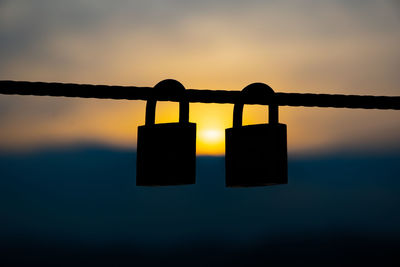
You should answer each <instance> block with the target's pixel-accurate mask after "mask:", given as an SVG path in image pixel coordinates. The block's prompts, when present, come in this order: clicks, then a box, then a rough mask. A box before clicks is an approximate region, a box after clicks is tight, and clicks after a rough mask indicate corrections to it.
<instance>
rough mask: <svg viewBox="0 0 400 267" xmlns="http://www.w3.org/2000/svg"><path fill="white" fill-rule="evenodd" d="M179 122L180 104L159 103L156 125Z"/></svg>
mask: <svg viewBox="0 0 400 267" xmlns="http://www.w3.org/2000/svg"><path fill="white" fill-rule="evenodd" d="M178 121H179V103H177V102H166V101H157V105H156V120H155V123H169V122H178Z"/></svg>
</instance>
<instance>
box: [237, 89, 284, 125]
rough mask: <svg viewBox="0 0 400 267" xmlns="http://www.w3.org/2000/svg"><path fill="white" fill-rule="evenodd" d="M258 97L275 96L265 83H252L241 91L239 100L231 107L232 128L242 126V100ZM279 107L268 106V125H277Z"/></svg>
mask: <svg viewBox="0 0 400 267" xmlns="http://www.w3.org/2000/svg"><path fill="white" fill-rule="evenodd" d="M248 95H252V96H260V97H262V98H265V97H271V98H273V97H274V96H275V92H274V90H272V88H271V87H269V86H268V85H266V84H265V83H252V84H250V85H248V86H246V87H245V88H243V90H242V91H241V95H240V98H239V99H238V100H237V101H236V103H235V105H234V106H233V127H234V128H238V127H241V126H242V124H243V107H244V101H243V100H244V99H243V98H246V96H248ZM278 113H279V106H278V105H277V104H270V105H269V106H268V123H269V124H278V123H279V114H278Z"/></svg>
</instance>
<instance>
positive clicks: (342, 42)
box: [0, 0, 400, 155]
mask: <svg viewBox="0 0 400 267" xmlns="http://www.w3.org/2000/svg"><path fill="white" fill-rule="evenodd" d="M399 29H400V2H399V1H396V0H391V1H389V0H382V1H374V0H362V1H361V0H354V1H345V0H337V1H333V0H326V1H325V0H324V1H311V0H297V1H272V0H270V1H261V0H248V1H238V0H233V1H228V0H213V1H210V0H203V1H194V0H143V1H137V0H136V1H127V0H114V1H105V0H86V1H77V0H68V1H57V0H35V1H31V0H0V80H21V81H43V82H68V83H91V84H108V85H135V86H154V85H155V84H156V83H158V82H159V81H161V80H163V79H167V78H173V79H176V80H178V81H180V82H181V83H182V84H183V85H184V86H185V87H186V88H190V89H192V88H193V89H224V90H241V89H242V88H244V87H245V86H246V85H248V84H250V83H253V82H264V83H267V84H269V85H270V86H271V87H272V88H273V89H274V90H275V91H276V92H299V93H329V94H335V93H337V94H361V95H389V96H396V95H397V96H398V95H400V75H399V70H400V30H399ZM144 109H145V102H144V101H115V100H95V99H73V98H52V97H33V96H4V95H0V129H1V130H0V150H6V151H8V150H11V151H14V150H17V151H19V150H27V149H28V150H30V149H40V148H43V147H48V146H58V145H71V144H82V143H96V144H98V143H99V144H105V145H111V146H117V147H122V148H127V149H129V148H135V147H136V136H137V126H138V125H142V124H143V123H144V111H145V110H144ZM232 110H233V105H227V104H225V105H218V104H191V105H190V120H191V121H192V122H196V123H197V124H198V126H197V130H198V132H197V136H198V138H197V151H198V154H201V155H204V154H206V155H222V154H223V153H224V138H225V137H224V134H225V133H224V129H226V128H229V127H231V125H232ZM156 115H157V119H156V121H157V122H168V121H176V120H177V118H178V104H177V103H166V102H159V103H158V104H157V114H156ZM244 115H245V119H244V123H263V122H264V121H266V119H267V108H266V107H262V106H246V107H245V112H244ZM399 118H400V113H399V111H382V110H349V109H331V108H298V107H281V108H280V122H282V123H285V124H287V125H288V150H289V153H290V154H314V153H328V152H332V151H354V150H356V151H374V152H377V151H387V150H391V149H398V148H400V140H399V136H400V120H399Z"/></svg>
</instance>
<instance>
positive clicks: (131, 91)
mask: <svg viewBox="0 0 400 267" xmlns="http://www.w3.org/2000/svg"><path fill="white" fill-rule="evenodd" d="M0 94H6V95H35V96H62V97H82V98H100V99H126V100H147V99H148V98H150V97H151V96H152V97H154V93H153V88H152V87H136V86H108V85H92V84H71V83H44V82H23V81H0ZM185 98H186V100H187V101H189V102H199V103H219V104H224V103H231V104H234V103H235V102H237V101H238V100H239V99H240V102H242V103H244V104H259V105H268V104H272V103H274V104H277V105H279V106H296V107H297V106H303V107H333V108H362V109H394V110H400V96H367V95H365V96H363V95H331V94H300V93H275V94H274V97H273V98H271V97H266V98H263V97H258V96H257V97H255V96H251V95H249V96H244V95H243V94H241V92H240V91H226V90H199V89H187V90H186V91H185ZM156 99H157V100H162V101H175V102H178V101H179V99H181V98H180V97H178V96H174V95H168V94H167V92H166V93H165V94H163V93H162V92H158V93H157V95H156Z"/></svg>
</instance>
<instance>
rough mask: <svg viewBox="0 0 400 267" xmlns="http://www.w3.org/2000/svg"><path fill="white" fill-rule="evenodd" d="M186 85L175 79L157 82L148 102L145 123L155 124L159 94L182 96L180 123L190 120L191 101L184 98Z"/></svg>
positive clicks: (147, 124)
mask: <svg viewBox="0 0 400 267" xmlns="http://www.w3.org/2000/svg"><path fill="white" fill-rule="evenodd" d="M184 93H185V87H184V86H183V85H182V84H181V83H180V82H178V81H176V80H173V79H167V80H163V81H161V82H159V83H157V84H156V85H155V86H154V88H153V92H152V94H151V97H150V98H149V99H148V100H147V103H146V117H145V125H146V126H149V125H154V124H155V120H156V104H157V99H156V96H158V95H176V96H178V97H180V98H181V100H180V101H179V123H188V122H189V102H188V101H187V100H185V99H184Z"/></svg>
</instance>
